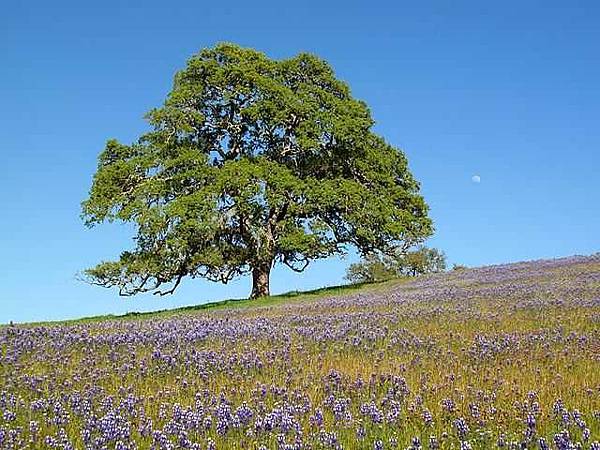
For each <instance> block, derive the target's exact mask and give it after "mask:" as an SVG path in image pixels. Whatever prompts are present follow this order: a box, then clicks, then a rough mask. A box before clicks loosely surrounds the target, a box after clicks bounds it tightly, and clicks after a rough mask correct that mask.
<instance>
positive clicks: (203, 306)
mask: <svg viewBox="0 0 600 450" xmlns="http://www.w3.org/2000/svg"><path fill="white" fill-rule="evenodd" d="M406 281H408V280H407V279H401V278H398V279H394V280H388V281H380V282H374V283H356V284H340V285H336V286H326V287H321V288H317V289H311V290H307V291H289V292H285V293H283V294H276V295H271V296H268V297H262V298H258V299H248V298H230V299H226V300H218V301H213V302H206V303H200V304H197V305H190V306H181V307H178V308H172V309H159V310H155V311H145V312H138V311H132V312H128V313H125V314H105V315H99V316H90V317H81V318H78V319H66V320H55V321H40V322H30V323H26V324H20V325H25V326H42V325H53V324H54V325H69V324H71V325H74V324H83V323H93V322H101V321H104V320H137V319H153V318H160V317H169V316H173V315H179V314H193V313H200V312H210V311H218V310H224V309H240V308H261V307H269V306H275V305H280V304H283V303H291V302H304V301H316V300H319V299H320V298H329V297H337V296H341V295H347V294H351V293H357V292H377V291H381V290H386V289H388V288H391V287H393V286H396V285H398V284H401V283H405V282H406ZM1 326H6V324H2V325H0V327H1Z"/></svg>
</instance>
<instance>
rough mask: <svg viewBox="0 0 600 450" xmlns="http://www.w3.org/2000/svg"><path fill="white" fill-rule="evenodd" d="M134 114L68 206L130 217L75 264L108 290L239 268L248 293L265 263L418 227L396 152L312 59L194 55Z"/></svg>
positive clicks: (216, 52) (419, 218) (414, 198)
mask: <svg viewBox="0 0 600 450" xmlns="http://www.w3.org/2000/svg"><path fill="white" fill-rule="evenodd" d="M147 119H148V122H149V124H150V129H149V131H148V132H147V133H145V134H144V135H142V136H141V137H140V138H139V139H138V140H137V141H136V142H134V143H132V144H123V143H120V142H118V141H116V140H109V141H108V143H107V144H106V147H105V149H104V150H103V151H102V152H101V153H100V155H99V159H98V168H97V171H96V173H95V175H94V178H93V183H92V187H91V189H90V193H89V198H88V199H86V200H85V201H84V202H83V204H82V209H83V214H82V216H83V218H84V220H85V223H86V224H87V225H88V226H94V225H96V224H99V223H101V222H106V221H108V222H110V221H115V220H117V221H122V222H130V223H133V224H134V225H135V229H136V236H135V238H134V244H135V245H134V247H133V248H132V249H130V250H127V251H124V252H123V253H122V254H121V255H120V258H119V259H118V260H116V261H109V262H102V263H100V264H99V265H97V266H96V267H94V268H91V269H88V270H86V271H85V274H86V278H87V279H88V281H90V282H92V283H95V284H98V285H101V286H105V287H118V289H119V293H120V294H121V295H125V296H127V295H133V294H136V293H139V292H148V291H152V292H154V293H156V294H161V295H163V294H168V293H172V292H174V291H175V289H176V288H177V287H178V286H179V284H180V282H181V280H182V279H183V278H185V277H191V278H195V277H203V278H206V279H209V280H213V281H219V282H223V283H227V282H228V281H230V280H232V279H234V278H235V277H238V276H240V275H243V274H246V273H251V274H252V282H253V285H252V293H251V297H253V298H256V297H261V296H265V295H268V294H269V275H270V271H271V269H272V267H273V265H274V264H276V263H282V264H285V265H287V266H289V267H290V268H291V269H292V270H295V271H299V272H301V271H303V270H304V269H305V268H306V267H307V266H308V264H309V263H310V262H311V261H313V260H315V259H319V258H326V257H329V256H331V255H335V254H342V253H344V252H346V251H347V250H348V248H349V247H351V246H353V247H355V248H356V249H357V250H358V251H359V252H360V253H362V254H368V253H369V252H372V251H374V250H379V251H385V250H386V249H391V248H396V247H397V246H398V245H402V244H403V243H411V244H412V243H415V242H419V241H421V240H423V239H424V238H426V237H427V236H429V235H430V234H431V232H432V224H431V221H430V219H429V217H428V215H427V212H428V208H427V205H426V203H425V201H424V199H423V197H422V196H421V195H420V194H419V184H418V182H417V181H416V180H415V178H414V177H413V176H412V175H411V173H410V171H409V169H408V166H407V160H406V157H405V155H404V154H403V153H402V152H401V151H400V150H398V149H397V148H395V147H393V146H392V145H390V144H388V143H387V142H386V141H385V140H384V139H383V138H381V137H380V136H378V135H376V134H375V133H374V132H373V130H372V127H373V119H372V118H371V114H370V111H369V109H368V107H367V106H366V104H365V103H364V102H362V101H359V100H357V99H355V98H353V97H352V95H351V93H350V90H349V88H348V86H347V85H346V83H344V82H343V81H340V80H339V79H337V78H336V77H335V75H334V72H333V70H332V68H331V67H330V66H329V65H328V64H327V63H326V62H325V61H323V60H322V59H320V58H318V57H316V56H314V55H311V54H307V53H301V54H299V55H297V56H295V57H293V58H289V59H283V60H274V59H270V58H268V57H267V56H266V55H264V54H263V53H260V52H258V51H256V50H253V49H248V48H242V47H239V46H237V45H234V44H219V45H217V46H215V47H214V48H209V49H205V50H202V51H200V52H199V53H198V54H197V55H195V56H193V57H192V58H191V59H190V60H189V61H188V63H187V66H186V67H185V68H184V69H183V70H181V71H180V72H178V73H177V74H176V76H175V81H174V85H173V89H172V91H171V92H170V93H169V95H168V97H167V99H166V101H165V102H164V104H163V105H162V106H161V107H159V108H157V109H153V110H152V111H150V112H149V113H148V114H147Z"/></svg>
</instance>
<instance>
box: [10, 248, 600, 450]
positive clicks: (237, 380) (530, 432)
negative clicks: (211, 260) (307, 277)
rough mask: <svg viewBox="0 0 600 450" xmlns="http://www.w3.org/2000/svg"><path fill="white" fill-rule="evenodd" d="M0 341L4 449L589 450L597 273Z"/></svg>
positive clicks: (18, 330)
mask: <svg viewBox="0 0 600 450" xmlns="http://www.w3.org/2000/svg"><path fill="white" fill-rule="evenodd" d="M285 300H286V301H283V300H281V301H277V300H267V301H264V302H260V301H259V302H257V303H254V304H252V303H248V302H244V303H238V304H236V305H235V307H230V306H222V307H218V308H212V309H208V310H199V311H196V312H190V311H186V312H182V311H180V312H172V313H169V314H162V315H154V316H148V317H146V318H143V319H140V320H103V321H95V322H89V323H75V324H55V325H45V326H13V327H5V328H3V329H0V375H1V378H0V409H1V411H0V447H2V448H30V449H38V448H65V449H66V448H86V449H87V448H89V449H104V448H109V449H113V448H118V449H135V448H137V449H145V448H154V449H175V448H182V449H183V448H191V449H206V448H217V449H238V448H239V449H259V448H260V449H262V448H274V449H275V448H276V449H311V448H312V449H321V448H332V449H337V448H346V449H354V448H357V449H362V448H365V449H380V448H386V449H387V448H402V449H405V448H410V449H420V448H430V449H437V448H443V449H450V448H453V449H469V448H473V449H489V448H515V449H516V448H540V449H544V448H556V449H570V448H584V449H595V450H597V449H600V444H599V443H598V441H600V256H599V255H594V256H589V257H571V258H563V259H557V260H546V261H535V262H524V263H518V264H510V265H501V266H490V267H484V268H480V269H469V270H464V271H455V272H451V273H447V274H441V275H434V276H429V277H424V278H419V279H416V280H414V281H411V282H406V283H391V284H387V285H383V286H377V287H369V288H365V289H360V290H357V291H351V292H343V291H342V292H340V293H338V294H337V295H324V296H318V295H313V296H309V297H298V299H293V298H291V299H290V298H287V299H285Z"/></svg>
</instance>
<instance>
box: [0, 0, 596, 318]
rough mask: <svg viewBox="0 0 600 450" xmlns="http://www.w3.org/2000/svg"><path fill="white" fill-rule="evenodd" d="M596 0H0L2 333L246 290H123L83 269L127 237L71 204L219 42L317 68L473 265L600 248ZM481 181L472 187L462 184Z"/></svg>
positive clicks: (450, 248)
mask: <svg viewBox="0 0 600 450" xmlns="http://www.w3.org/2000/svg"><path fill="white" fill-rule="evenodd" d="M599 5H600V4H599V3H598V2H595V1H587V2H583V1H560V2H554V1H537V2H531V1H506V2H481V1H439V2H434V1H428V2H403V1H389V2H385V1H369V2H364V1H361V2H348V1H323V0H321V1H297V2H280V1H274V0H272V1H250V2H248V1H243V2H242V1H230V2H219V1H216V2H201V1H197V0H196V1H188V0H185V1H177V2H165V1H160V2H157V1H145V2H141V1H139V2H137V1H136V2H134V1H127V2H125V1H103V2H80V1H77V2H75V1H73V2H65V1H53V2H46V1H39V0H38V1H28V2H7V3H6V4H4V5H3V7H2V14H1V15H0V56H1V59H0V64H1V66H0V90H1V91H0V95H1V106H0V157H1V158H0V162H1V163H2V166H1V172H0V192H1V193H2V203H1V205H2V206H1V210H0V211H1V213H0V214H1V215H0V322H7V321H9V320H15V321H31V320H43V319H58V318H67V317H79V316H83V315H92V314H100V313H110V312H113V313H122V312H125V311H130V310H147V309H157V308H166V307H173V306H177V305H184V304H192V303H199V302H203V301H207V300H214V299H220V298H227V297H244V296H246V295H247V293H248V291H249V288H250V286H249V284H250V282H249V280H248V279H242V280H240V281H239V282H236V283H233V284H231V285H227V286H223V285H217V284H212V283H208V282H204V281H201V280H189V281H187V282H186V283H184V284H183V287H182V289H181V291H180V293H179V294H177V295H175V296H174V297H171V298H161V299H158V298H156V297H153V296H142V297H139V298H135V299H128V300H127V299H122V298H119V297H118V296H117V295H116V293H115V292H114V291H109V290H104V289H102V288H98V287H92V286H87V285H85V284H82V283H80V282H78V281H76V279H75V274H76V272H77V271H79V270H81V269H83V268H85V267H89V266H91V265H94V264H95V263H96V262H98V261H99V260H101V259H111V258H113V257H116V256H117V255H118V254H119V252H120V251H121V250H122V249H124V248H126V247H127V246H128V245H129V242H130V241H129V239H130V236H131V229H130V228H128V227H127V226H121V225H105V226H101V227H99V228H96V229H92V230H88V229H86V228H85V227H84V226H83V225H82V223H81V220H80V218H79V213H80V210H79V204H80V202H81V200H83V199H84V198H85V196H86V194H87V191H88V189H89V186H90V180H91V177H92V174H93V173H94V170H95V166H96V157H97V154H98V152H99V151H100V150H101V149H102V148H103V145H104V142H105V141H106V139H108V138H111V137H115V138H117V139H119V140H122V141H125V142H130V141H132V140H134V139H135V138H136V137H137V136H138V135H139V134H140V133H141V132H143V131H144V130H145V129H146V126H145V123H144V121H143V119H142V116H143V114H144V113H145V112H146V111H147V110H148V109H150V108H151V107H153V106H157V105H159V104H160V103H161V102H162V101H163V99H164V97H165V95H166V93H167V92H168V91H169V89H170V86H171V81H172V77H173V74H174V73H175V71H176V70H178V69H180V68H182V66H183V65H184V64H185V61H186V60H187V58H188V57H189V56H191V55H192V54H193V53H195V52H196V51H198V50H199V49H200V48H202V47H207V46H212V45H214V44H215V43H216V42H219V41H232V42H236V43H239V44H241V45H244V46H250V47H255V48H257V49H260V50H262V51H264V52H266V53H267V54H268V55H270V56H272V57H276V58H283V57H287V56H291V55H294V54H295V53H297V52H300V51H310V52H314V53H316V54H318V55H320V56H322V57H323V58H325V59H327V60H328V61H329V62H330V63H331V64H332V65H333V67H334V68H335V70H336V72H337V74H338V76H339V77H341V78H342V79H344V80H346V81H347V82H348V83H349V84H350V86H351V88H352V90H353V93H354V95H355V96H356V97H358V98H361V99H363V100H365V101H366V102H367V103H368V104H369V105H370V107H371V108H372V112H373V115H374V117H375V119H376V121H377V131H378V132H379V133H380V134H382V135H383V136H385V137H386V138H387V139H388V140H389V141H390V142H392V143H393V144H395V145H397V146H399V147H401V148H403V149H404V151H405V152H406V154H407V155H408V158H409V161H410V164H411V168H412V170H413V172H414V173H415V175H416V176H417V178H418V179H419V180H420V181H421V182H422V187H423V193H424V195H425V197H426V199H427V201H428V202H429V204H430V206H431V215H432V216H433V218H434V220H435V224H436V228H437V233H436V237H435V238H434V239H433V240H432V241H431V245H434V246H437V247H440V248H441V249H443V250H445V251H446V253H447V255H448V258H449V260H450V262H458V263H463V264H467V265H469V266H475V265H483V264H489V263H498V262H509V261H518V260H523V259H534V258H545V257H554V256H564V255H571V254H576V253H578V254H589V253H593V252H596V251H598V250H600V233H599V231H600V207H599V206H598V203H599V199H600V181H599V171H600V120H599V119H600V83H599V80H600V59H599V58H600V52H599V51H598V44H599V43H600V6H599ZM476 174H477V175H479V176H480V177H481V182H480V183H474V182H473V181H472V176H474V175H476ZM352 260H353V257H352V256H350V257H349V258H347V259H345V260H342V261H340V260H337V259H333V260H329V261H322V262H318V263H316V264H314V265H313V266H312V267H311V268H310V269H309V270H308V271H307V272H306V273H305V274H303V275H297V274H295V273H292V272H290V271H289V270H285V269H283V268H280V269H278V270H276V271H275V272H274V274H273V277H272V289H273V291H274V292H285V291H288V290H292V289H308V288H314V287H320V286H323V285H329V284H337V283H341V282H342V281H343V274H344V269H345V267H346V265H347V264H348V263H349V262H350V261H352Z"/></svg>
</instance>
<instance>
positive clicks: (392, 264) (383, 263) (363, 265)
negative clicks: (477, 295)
mask: <svg viewBox="0 0 600 450" xmlns="http://www.w3.org/2000/svg"><path fill="white" fill-rule="evenodd" d="M444 270H446V255H445V254H444V252H442V251H440V250H438V249H436V248H428V247H425V246H420V247H417V248H416V249H415V250H413V251H408V252H407V251H403V250H402V249H400V248H399V249H395V250H394V251H393V252H392V253H391V255H383V254H375V253H372V254H369V255H367V256H366V257H363V258H362V259H361V261H360V262H358V263H355V264H351V265H350V266H349V267H348V269H347V270H346V279H347V280H349V281H350V282H352V283H369V282H375V281H384V280H389V279H392V278H397V277H403V276H404V277H406V276H408V277H414V276H417V275H422V274H427V273H436V272H443V271H444Z"/></svg>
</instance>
